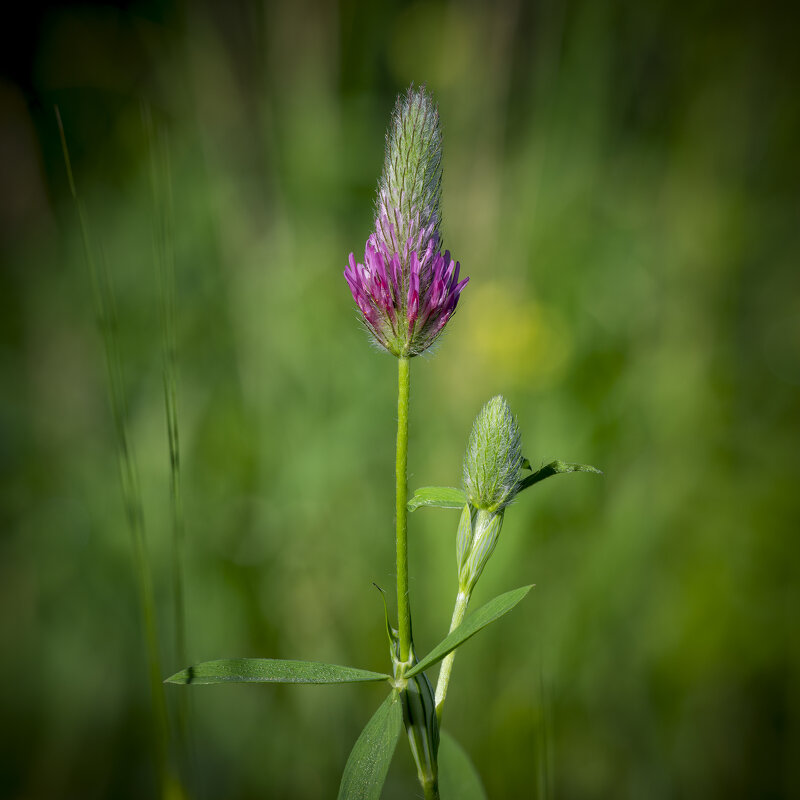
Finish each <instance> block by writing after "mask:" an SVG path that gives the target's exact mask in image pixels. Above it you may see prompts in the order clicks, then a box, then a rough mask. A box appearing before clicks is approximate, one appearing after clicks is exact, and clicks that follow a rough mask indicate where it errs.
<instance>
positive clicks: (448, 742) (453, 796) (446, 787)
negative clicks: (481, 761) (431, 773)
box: [439, 730, 488, 800]
mask: <svg viewBox="0 0 800 800" xmlns="http://www.w3.org/2000/svg"><path fill="white" fill-rule="evenodd" d="M439 736H440V738H439V795H440V797H441V799H442V800H488V799H487V797H486V790H485V789H484V788H483V784H482V783H481V779H480V776H479V775H478V770H476V769H475V765H474V764H473V763H472V760H471V759H470V757H469V756H468V755H467V752H466V750H464V748H463V747H462V746H461V745H460V744H459V743H458V742H457V741H456V740H455V739H454V738H453V737H452V736H451V735H450V734H449V733H448V732H447V731H445V730H440V731H439Z"/></svg>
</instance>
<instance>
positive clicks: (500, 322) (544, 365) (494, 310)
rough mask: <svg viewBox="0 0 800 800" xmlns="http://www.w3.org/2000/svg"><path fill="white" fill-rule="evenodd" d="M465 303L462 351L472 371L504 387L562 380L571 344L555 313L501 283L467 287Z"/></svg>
mask: <svg viewBox="0 0 800 800" xmlns="http://www.w3.org/2000/svg"><path fill="white" fill-rule="evenodd" d="M467 293H469V295H467ZM464 299H465V300H467V302H465V303H464V308H463V312H462V313H463V317H462V319H461V320H460V323H461V324H460V330H459V337H458V338H459V340H460V343H461V347H460V348H459V350H460V351H461V352H460V355H462V357H463V358H464V360H466V361H468V362H469V364H470V368H471V369H472V370H475V369H477V370H479V371H480V373H481V377H486V378H490V377H491V378H492V379H493V380H494V381H497V382H498V383H499V384H501V385H502V386H503V387H510V386H512V385H514V384H524V385H526V386H528V387H531V386H537V387H538V386H543V385H548V384H551V383H553V382H554V381H555V380H556V379H557V378H558V376H559V375H560V374H561V372H562V370H563V368H564V366H565V364H566V363H567V361H568V359H569V355H570V351H571V341H570V334H569V328H568V326H567V325H566V324H565V322H564V320H563V319H562V318H561V317H560V316H559V315H558V313H557V312H556V311H554V310H553V309H551V308H548V307H546V306H544V305H543V304H541V303H539V302H537V301H535V300H534V299H532V298H530V297H526V296H525V295H524V294H522V293H521V292H520V291H519V290H517V289H515V288H513V287H511V286H503V285H500V284H497V283H493V284H484V285H483V286H481V287H480V288H477V287H476V288H474V289H473V287H467V289H466V290H465V295H464ZM462 302H463V301H462ZM459 360H461V359H459Z"/></svg>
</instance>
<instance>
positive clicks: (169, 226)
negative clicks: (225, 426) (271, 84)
mask: <svg viewBox="0 0 800 800" xmlns="http://www.w3.org/2000/svg"><path fill="white" fill-rule="evenodd" d="M142 121H143V124H144V129H145V134H146V136H147V141H148V149H149V153H150V187H151V191H152V199H153V261H154V264H155V267H156V283H157V286H158V297H159V317H160V321H161V357H162V376H163V386H164V411H165V416H166V421H167V442H168V454H169V494H170V517H171V528H172V550H173V552H172V593H173V613H174V619H173V631H174V637H175V643H174V654H173V655H174V657H175V658H176V659H177V661H178V663H179V664H186V663H187V662H188V657H187V647H186V599H185V590H184V560H185V535H186V525H185V518H184V514H183V499H182V494H181V459H180V439H179V435H178V388H177V387H178V374H177V373H178V369H177V335H176V330H175V327H176V326H175V248H174V244H173V231H174V217H173V214H174V205H173V197H172V171H171V165H170V156H169V141H168V138H167V134H166V131H164V130H163V129H159V130H156V127H155V125H154V123H153V116H152V112H151V110H150V107H149V106H148V105H146V104H145V105H143V106H142ZM188 715H189V696H188V694H187V693H185V692H183V693H181V695H180V696H179V697H178V698H177V723H178V724H177V730H178V737H179V743H180V747H181V750H182V756H184V757H185V756H186V755H187V753H186V751H187V746H188V745H187V736H188V733H187V732H188Z"/></svg>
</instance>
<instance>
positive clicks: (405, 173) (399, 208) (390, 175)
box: [344, 87, 469, 357]
mask: <svg viewBox="0 0 800 800" xmlns="http://www.w3.org/2000/svg"><path fill="white" fill-rule="evenodd" d="M441 140H442V135H441V128H440V126H439V113H438V111H437V109H436V107H435V106H434V105H433V102H432V100H431V98H430V96H429V95H428V94H427V92H426V91H425V89H424V87H421V88H420V89H418V90H416V91H415V90H414V89H413V87H412V88H410V89H409V90H408V92H407V94H406V96H405V97H404V98H398V100H397V104H396V106H395V110H394V114H393V115H392V125H391V127H390V129H389V132H388V133H387V137H386V141H387V144H386V160H385V163H384V170H383V175H382V176H381V182H380V186H379V190H378V202H377V214H376V219H375V231H374V232H373V233H372V234H370V236H369V237H368V239H367V244H366V247H365V250H364V261H363V263H357V262H356V259H355V257H354V255H353V253H350V258H349V264H348V266H347V268H346V269H345V271H344V277H345V279H346V280H347V285H348V286H349V287H350V291H351V292H352V294H353V299H354V300H355V301H356V305H357V306H358V308H359V311H360V312H361V316H362V318H363V320H364V324H365V326H366V327H367V330H368V331H369V332H370V334H371V335H372V338H373V339H374V341H375V342H376V343H377V344H378V345H379V346H380V347H382V348H384V349H385V350H388V351H389V352H390V353H392V354H393V355H395V356H397V357H411V356H416V355H419V354H420V353H423V352H424V351H425V350H427V349H428V348H429V347H430V346H431V345H432V344H433V343H434V342H435V341H436V339H437V338H438V336H439V334H441V332H442V330H443V329H444V326H445V325H446V324H447V321H448V320H449V319H450V317H451V316H452V315H453V313H454V312H455V310H456V306H457V305H458V300H459V297H460V295H461V290H462V289H463V288H464V286H465V285H466V283H467V281H468V280H469V278H464V279H463V280H461V281H459V272H460V269H461V265H460V264H459V262H457V261H454V260H453V259H452V258H451V257H450V252H449V251H448V250H445V252H444V254H442V253H441V252H440V248H441V239H440V236H439V205H440V200H441V182H442V168H441Z"/></svg>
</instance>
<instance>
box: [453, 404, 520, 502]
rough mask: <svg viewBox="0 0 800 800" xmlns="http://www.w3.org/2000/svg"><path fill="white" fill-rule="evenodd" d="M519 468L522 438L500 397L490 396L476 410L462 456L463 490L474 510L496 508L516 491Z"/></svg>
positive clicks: (506, 405)
mask: <svg viewBox="0 0 800 800" xmlns="http://www.w3.org/2000/svg"><path fill="white" fill-rule="evenodd" d="M521 468H522V437H521V436H520V432H519V426H518V425H517V420H516V419H515V417H514V415H513V414H512V413H511V409H510V408H509V407H508V403H507V402H506V401H505V399H504V398H503V397H501V396H500V395H497V396H496V397H493V398H492V399H491V400H490V401H489V402H488V403H486V405H485V406H484V407H483V408H482V409H481V410H480V412H479V413H478V416H477V417H476V419H475V422H474V424H473V426H472V433H471V434H470V437H469V444H468V445H467V454H466V456H465V458H464V489H465V491H466V493H467V498H468V499H469V502H470V503H471V504H472V505H473V506H475V508H478V509H485V510H487V511H499V510H501V509H502V508H504V507H505V506H506V505H508V504H509V503H510V502H511V501H512V500H513V499H514V495H515V494H516V493H517V482H518V480H519V471H520V469H521Z"/></svg>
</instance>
